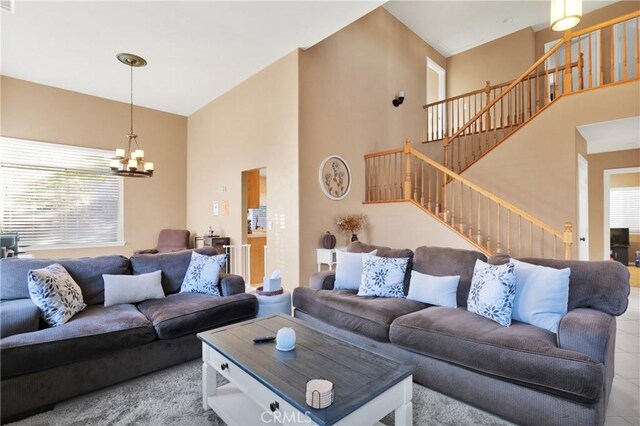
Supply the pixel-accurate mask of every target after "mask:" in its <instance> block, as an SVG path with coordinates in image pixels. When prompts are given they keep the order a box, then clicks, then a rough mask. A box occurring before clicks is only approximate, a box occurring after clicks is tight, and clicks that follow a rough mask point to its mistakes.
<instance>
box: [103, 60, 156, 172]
mask: <svg viewBox="0 0 640 426" xmlns="http://www.w3.org/2000/svg"><path fill="white" fill-rule="evenodd" d="M116 57H117V58H118V60H119V61H120V62H122V63H123V64H125V65H128V66H129V68H130V69H131V104H130V113H131V128H130V130H129V133H128V134H127V138H129V142H128V143H127V149H126V150H125V149H121V148H118V149H116V155H115V158H113V159H112V160H111V161H110V162H109V166H110V167H111V174H113V175H118V176H128V177H151V176H153V163H152V162H150V161H145V160H144V151H143V150H142V149H140V145H139V144H138V135H136V134H135V133H133V67H144V66H145V65H147V61H146V60H145V59H144V58H141V57H140V56H137V55H132V54H130V53H119V54H118V55H117V56H116ZM134 148H135V149H134Z"/></svg>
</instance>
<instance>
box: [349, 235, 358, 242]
mask: <svg viewBox="0 0 640 426" xmlns="http://www.w3.org/2000/svg"><path fill="white" fill-rule="evenodd" d="M351 241H352V242H353V241H358V234H351Z"/></svg>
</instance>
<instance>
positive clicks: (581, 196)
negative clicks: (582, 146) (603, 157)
mask: <svg viewBox="0 0 640 426" xmlns="http://www.w3.org/2000/svg"><path fill="white" fill-rule="evenodd" d="M578 259H579V260H589V167H588V163H587V159H586V158H584V157H583V156H582V155H580V154H578Z"/></svg>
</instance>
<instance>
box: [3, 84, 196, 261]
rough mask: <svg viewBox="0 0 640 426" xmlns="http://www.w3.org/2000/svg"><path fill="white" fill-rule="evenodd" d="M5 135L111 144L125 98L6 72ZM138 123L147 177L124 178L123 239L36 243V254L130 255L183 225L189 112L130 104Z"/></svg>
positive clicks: (121, 133) (124, 126)
mask: <svg viewBox="0 0 640 426" xmlns="http://www.w3.org/2000/svg"><path fill="white" fill-rule="evenodd" d="M0 81H1V85H2V92H1V93H2V95H1V96H2V100H1V105H2V109H1V111H2V116H1V122H2V129H1V130H2V135H3V136H7V137H13V138H20V139H30V140H35V141H43V142H53V143H60V144H66V145H76V146H85V147H91V148H100V149H108V150H113V149H115V148H122V147H124V146H125V144H126V137H125V134H126V133H127V131H128V130H129V104H125V103H121V102H115V101H110V100H107V99H103V98H97V97H94V96H89V95H84V94H81V93H76V92H70V91H67V90H62V89H57V88H54V87H49V86H43V85H40V84H35V83H31V82H27V81H23V80H17V79H14V78H9V77H5V76H3V77H2V78H1V80H0ZM135 126H136V127H135V130H136V132H137V133H138V134H139V135H140V137H139V139H140V143H141V145H142V148H143V149H144V150H145V154H146V156H147V157H148V159H149V160H151V161H153V162H154V165H155V169H156V171H155V174H154V176H153V177H152V178H151V179H127V178H125V179H124V238H125V240H126V242H127V243H126V245H125V246H124V247H122V246H120V247H100V248H83V249H65V250H46V251H33V252H32V253H33V254H34V255H35V256H36V257H54V258H57V257H80V256H98V255H104V254H122V255H125V256H128V255H131V254H132V252H133V250H135V249H143V248H150V247H155V244H156V241H157V238H158V232H159V231H160V230H161V229H163V228H182V229H183V228H184V227H185V225H186V209H185V205H186V196H185V189H186V145H187V144H186V136H187V118H186V117H183V116H179V115H175V114H169V113H165V112H161V111H155V110H152V109H147V108H141V107H136V108H135Z"/></svg>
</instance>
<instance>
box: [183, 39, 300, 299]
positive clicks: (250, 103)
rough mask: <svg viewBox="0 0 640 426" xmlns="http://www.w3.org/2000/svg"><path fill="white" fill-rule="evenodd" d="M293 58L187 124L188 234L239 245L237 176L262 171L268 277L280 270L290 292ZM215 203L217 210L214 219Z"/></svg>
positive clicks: (242, 219) (294, 238)
mask: <svg viewBox="0 0 640 426" xmlns="http://www.w3.org/2000/svg"><path fill="white" fill-rule="evenodd" d="M298 57H299V53H298V51H295V52H293V53H291V54H289V55H287V56H285V57H284V58H282V59H280V60H279V61H277V62H275V63H274V64H272V65H270V66H269V67H267V68H265V69H264V70H262V71H260V72H259V73H258V74H256V75H254V76H253V77H251V78H249V79H248V80H246V81H244V82H243V83H241V84H240V85H238V86H236V87H235V88H233V89H231V90H230V91H228V92H227V93H225V94H224V95H222V96H220V97H219V98H217V99H215V100H214V101H212V102H211V103H209V104H207V105H206V106H205V107H203V108H202V109H200V110H199V111H197V112H196V113H194V114H193V115H191V116H190V117H189V120H188V121H189V124H188V126H189V136H188V141H189V143H188V144H189V149H188V164H189V167H188V171H187V175H188V185H187V226H188V228H189V229H190V230H191V231H192V232H195V233H199V234H202V233H203V232H204V231H205V230H206V229H207V228H208V226H209V225H211V226H213V228H214V229H215V230H216V231H221V232H222V233H223V235H226V236H228V237H231V241H232V244H241V243H242V242H243V238H244V236H245V235H246V227H247V221H246V218H247V210H246V206H247V202H246V196H244V197H243V185H242V172H243V171H245V170H252V169H258V168H261V167H266V169H267V193H268V194H269V202H268V209H267V215H268V223H269V224H270V227H269V226H268V229H267V245H268V246H269V249H268V250H269V251H268V253H269V254H268V266H267V270H268V271H272V270H273V269H276V268H278V269H280V270H281V272H282V283H283V286H284V287H285V288H289V289H291V288H293V287H297V286H298V278H299V273H298V262H297V255H298V250H299V247H298V236H299V217H298V215H299V213H298V205H299V196H298V191H299V188H298V181H299V178H298ZM220 187H226V188H227V189H226V192H223V190H221V189H220ZM224 200H228V203H229V213H228V215H227V216H225V215H224V212H223V208H222V203H223V201H224ZM214 201H219V202H220V204H221V207H220V214H221V215H220V216H217V217H216V216H213V202H214ZM302 201H303V202H304V196H303V198H302Z"/></svg>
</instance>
